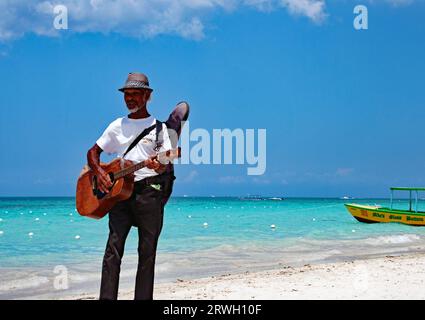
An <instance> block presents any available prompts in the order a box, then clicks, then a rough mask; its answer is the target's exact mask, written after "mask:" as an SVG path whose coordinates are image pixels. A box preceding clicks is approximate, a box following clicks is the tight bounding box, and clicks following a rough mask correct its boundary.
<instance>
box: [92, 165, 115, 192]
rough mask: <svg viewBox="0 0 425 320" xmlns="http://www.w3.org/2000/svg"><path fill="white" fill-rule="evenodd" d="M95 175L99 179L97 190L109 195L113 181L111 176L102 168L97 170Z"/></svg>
mask: <svg viewBox="0 0 425 320" xmlns="http://www.w3.org/2000/svg"><path fill="white" fill-rule="evenodd" d="M94 174H95V175H96V177H97V188H98V189H99V190H100V191H101V192H103V193H109V189H110V188H111V187H112V181H111V178H110V177H109V174H107V173H106V171H105V170H103V169H102V168H101V167H98V168H96V170H94Z"/></svg>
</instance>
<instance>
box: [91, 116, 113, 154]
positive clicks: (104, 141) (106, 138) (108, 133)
mask: <svg viewBox="0 0 425 320" xmlns="http://www.w3.org/2000/svg"><path fill="white" fill-rule="evenodd" d="M96 144H97V145H98V146H99V147H100V148H101V149H102V150H103V151H105V152H106V153H117V152H118V147H119V143H118V140H117V120H116V121H114V122H112V123H111V124H110V125H109V126H108V127H107V128H106V130H105V131H104V132H103V134H102V135H101V137H100V138H99V139H97V141H96Z"/></svg>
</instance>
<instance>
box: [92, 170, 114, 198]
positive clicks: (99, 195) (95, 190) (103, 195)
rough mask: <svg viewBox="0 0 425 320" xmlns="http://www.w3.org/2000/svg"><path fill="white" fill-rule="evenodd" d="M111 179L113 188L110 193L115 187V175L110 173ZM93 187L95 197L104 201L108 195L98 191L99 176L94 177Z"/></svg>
mask: <svg viewBox="0 0 425 320" xmlns="http://www.w3.org/2000/svg"><path fill="white" fill-rule="evenodd" d="M109 178H110V179H111V181H112V187H110V188H109V191H111V190H112V188H113V187H114V185H115V180H114V174H113V173H109ZM92 186H93V195H94V196H96V198H97V199H98V200H101V199H103V198H104V197H105V196H106V195H107V193H105V192H102V191H100V190H99V189H98V187H97V176H93V181H92Z"/></svg>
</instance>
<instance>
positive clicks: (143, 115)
mask: <svg viewBox="0 0 425 320" xmlns="http://www.w3.org/2000/svg"><path fill="white" fill-rule="evenodd" d="M150 116H151V115H150V114H149V112H148V110H146V106H144V107H142V108H141V109H140V110H138V111H137V112H134V113H130V114H129V115H128V117H129V118H130V119H144V118H148V117H150Z"/></svg>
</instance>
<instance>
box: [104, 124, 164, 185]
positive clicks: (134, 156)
mask: <svg viewBox="0 0 425 320" xmlns="http://www.w3.org/2000/svg"><path fill="white" fill-rule="evenodd" d="M155 123H156V119H155V118H154V117H152V116H150V117H148V118H144V119H131V118H128V117H122V118H118V119H116V120H115V121H113V122H112V123H111V124H110V125H109V126H108V127H107V128H106V130H105V132H103V134H102V136H101V137H100V138H99V139H98V140H97V141H96V144H97V145H98V146H99V147H100V148H101V149H102V150H103V151H105V152H106V153H109V154H117V155H118V157H122V155H123V154H124V152H125V151H126V150H127V148H128V146H129V145H130V144H131V143H132V142H133V140H134V139H136V138H137V136H138V135H139V134H140V133H141V132H142V131H143V130H145V129H146V128H149V127H150V126H152V125H155ZM160 137H161V139H160V142H162V146H161V149H160V150H159V152H161V151H165V150H170V149H171V142H170V138H169V136H168V132H167V127H166V125H165V124H164V123H163V124H162V133H161V136H160ZM155 140H156V127H154V128H153V129H152V130H151V132H149V133H148V134H147V135H146V136H144V137H143V138H142V140H140V141H139V143H138V144H137V145H136V146H135V147H133V149H131V151H130V152H129V153H127V154H126V156H125V157H124V159H127V160H131V161H133V162H135V163H138V162H141V161H143V160H146V159H148V158H150V157H152V156H154V155H155V154H156V151H155V150H154V148H155V147H156V142H155ZM134 174H135V178H134V181H139V180H142V179H144V178H147V177H152V176H156V175H158V173H157V172H156V171H155V170H152V169H149V168H146V167H145V168H142V169H140V170H138V171H136V172H135V173H134Z"/></svg>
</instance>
